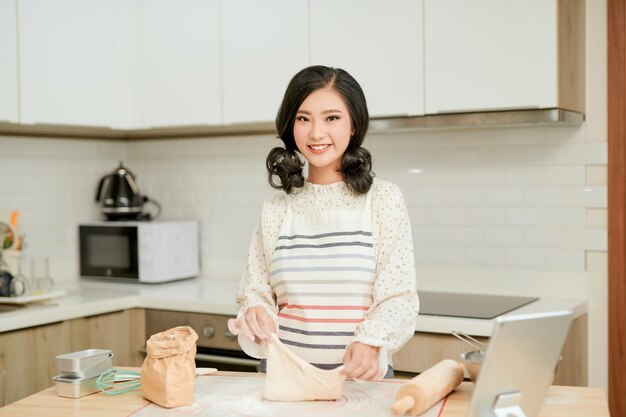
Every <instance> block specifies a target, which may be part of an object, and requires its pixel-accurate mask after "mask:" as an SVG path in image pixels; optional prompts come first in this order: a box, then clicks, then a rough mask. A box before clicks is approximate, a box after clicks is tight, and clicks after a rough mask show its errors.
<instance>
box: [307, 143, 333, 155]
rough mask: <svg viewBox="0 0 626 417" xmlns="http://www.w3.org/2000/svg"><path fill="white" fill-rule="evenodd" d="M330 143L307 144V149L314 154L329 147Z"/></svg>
mask: <svg viewBox="0 0 626 417" xmlns="http://www.w3.org/2000/svg"><path fill="white" fill-rule="evenodd" d="M331 146H332V145H330V144H324V145H309V150H310V151H311V152H313V153H314V154H321V153H324V152H326V151H327V150H329V149H330V147H331Z"/></svg>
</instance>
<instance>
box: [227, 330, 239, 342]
mask: <svg viewBox="0 0 626 417" xmlns="http://www.w3.org/2000/svg"><path fill="white" fill-rule="evenodd" d="M224 337H225V338H226V339H230V340H237V335H236V334H233V333H231V331H230V330H226V331H225V332H224Z"/></svg>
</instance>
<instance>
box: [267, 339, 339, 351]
mask: <svg viewBox="0 0 626 417" xmlns="http://www.w3.org/2000/svg"><path fill="white" fill-rule="evenodd" d="M279 340H280V341H281V342H283V344H285V345H291V346H298V347H301V348H307V349H345V348H346V345H310V344H308V343H300V342H293V341H291V340H285V339H279Z"/></svg>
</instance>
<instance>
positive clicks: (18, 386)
mask: <svg viewBox="0 0 626 417" xmlns="http://www.w3.org/2000/svg"><path fill="white" fill-rule="evenodd" d="M70 334H71V326H70V324H69V322H62V323H54V324H48V325H46V326H39V327H33V328H30V329H24V330H16V331H13V332H7V333H1V334H0V405H6V404H9V403H12V402H13V401H17V400H19V399H21V398H24V397H26V396H28V395H31V394H34V393H36V392H38V391H41V390H42V389H45V388H48V387H50V386H52V385H54V383H53V382H52V377H53V376H54V375H58V373H59V371H58V368H57V362H56V356H57V355H61V354H63V353H68V352H70V351H71V343H70Z"/></svg>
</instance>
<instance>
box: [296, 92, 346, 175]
mask: <svg viewBox="0 0 626 417" xmlns="http://www.w3.org/2000/svg"><path fill="white" fill-rule="evenodd" d="M353 133H354V129H353V128H352V122H351V120H350V114H349V112H348V107H347V106H346V103H345V102H344V101H343V98H342V97H341V95H340V94H339V93H338V92H337V91H336V90H335V89H334V88H332V87H325V88H320V89H319V90H315V91H313V92H312V93H311V94H309V95H308V97H307V98H306V99H305V100H304V101H303V102H302V105H301V106H300V108H299V109H298V112H297V113H296V120H295V123H294V125H293V136H294V138H295V140H296V146H297V147H298V150H299V151H300V153H301V154H302V155H304V157H305V158H306V160H307V161H309V176H308V180H309V181H311V182H313V183H318V184H329V183H333V182H338V181H341V180H342V176H341V172H339V169H340V168H341V158H342V157H343V154H344V152H345V151H346V149H347V148H348V144H349V143H350V137H351V136H352V134H353Z"/></svg>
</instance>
